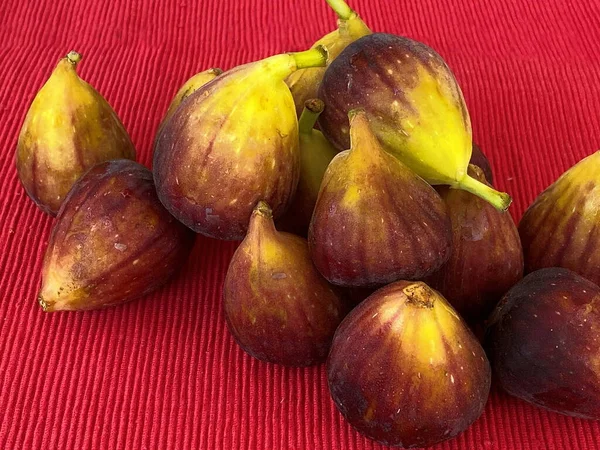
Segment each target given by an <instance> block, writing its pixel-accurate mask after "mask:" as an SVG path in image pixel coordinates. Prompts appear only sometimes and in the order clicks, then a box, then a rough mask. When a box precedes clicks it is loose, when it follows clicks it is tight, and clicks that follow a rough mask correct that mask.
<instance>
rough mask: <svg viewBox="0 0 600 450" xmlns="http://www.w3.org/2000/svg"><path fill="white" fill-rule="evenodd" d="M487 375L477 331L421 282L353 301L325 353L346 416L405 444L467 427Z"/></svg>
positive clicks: (429, 441) (362, 428)
mask: <svg viewBox="0 0 600 450" xmlns="http://www.w3.org/2000/svg"><path fill="white" fill-rule="evenodd" d="M490 378H491V373H490V365H489V362H488V360H487V358H486V356H485V353H484V351H483V349H482V348H481V346H480V345H479V342H478V341H477V339H476V338H475V336H474V335H473V334H472V333H471V331H470V330H469V328H468V327H467V326H466V325H465V323H464V322H463V321H462V320H461V318H460V317H459V315H458V314H457V313H456V312H455V311H454V309H452V307H451V306H450V305H449V304H448V303H447V302H446V300H445V299H444V298H443V297H442V296H441V295H440V294H439V293H438V292H436V291H434V290H433V289H431V288H429V287H428V286H427V285H426V284H425V283H422V282H408V281H398V282H396V283H393V284H390V285H388V286H386V287H384V288H382V289H380V290H378V291H376V292H375V293H374V294H373V295H371V296H370V297H369V298H367V299H366V300H365V301H363V302H362V303H361V304H360V305H358V306H357V307H356V308H354V310H352V311H351V312H350V313H349V314H348V315H347V316H346V318H345V319H344V320H343V321H342V323H341V324H340V326H339V328H338V330H337V331H336V333H335V336H334V339H333V343H332V346H331V352H330V354H329V358H328V360H327V379H328V382H329V389H330V391H331V396H332V398H333V401H334V402H335V404H336V406H337V407H338V409H339V410H340V412H341V413H342V415H343V416H344V417H345V418H346V420H348V422H349V423H350V424H351V425H352V426H353V427H354V428H356V429H357V430H358V431H359V432H360V433H362V434H364V435H365V436H367V437H368V438H370V439H373V440H376V441H378V442H381V443H382V444H385V445H393V446H401V447H407V448H408V447H425V446H429V445H433V444H435V443H437V442H441V441H444V440H447V439H450V438H452V437H454V436H456V435H457V434H459V433H461V432H463V431H464V430H466V429H467V428H468V427H469V426H470V425H471V424H472V423H473V422H474V421H475V420H476V419H477V418H478V417H479V416H480V415H481V413H482V412H483V409H484V407H485V404H486V402H487V398H488V394H489V390H490Z"/></svg>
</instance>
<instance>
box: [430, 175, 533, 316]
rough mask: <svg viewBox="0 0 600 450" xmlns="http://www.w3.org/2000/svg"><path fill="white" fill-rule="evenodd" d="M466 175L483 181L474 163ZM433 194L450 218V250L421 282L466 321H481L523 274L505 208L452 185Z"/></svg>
mask: <svg viewBox="0 0 600 450" xmlns="http://www.w3.org/2000/svg"><path fill="white" fill-rule="evenodd" d="M469 173H470V175H471V176H472V177H473V178H475V179H477V180H479V181H481V182H483V183H485V182H486V181H485V175H484V174H483V171H482V170H481V169H480V168H479V167H477V166H474V165H471V166H470V167H469ZM438 192H439V194H440V196H441V197H442V199H443V200H444V202H445V203H446V206H447V207H448V214H449V216H450V221H451V222H452V253H451V255H450V258H449V259H448V261H447V262H446V263H445V264H444V265H443V266H442V267H441V268H440V269H439V270H438V271H436V272H435V273H434V274H433V275H431V276H430V277H428V278H427V280H426V281H427V283H428V284H429V285H430V286H431V287H433V288H434V289H436V290H438V291H440V292H441V293H442V295H444V297H445V298H446V299H447V300H448V301H449V302H450V304H451V305H452V306H453V307H454V308H455V309H456V310H457V311H458V312H459V313H460V315H461V316H462V317H463V318H464V319H465V320H466V321H467V322H468V323H469V324H471V325H475V324H477V323H479V322H482V321H484V320H485V319H487V317H488V316H489V315H490V313H491V312H492V310H493V309H494V307H495V306H496V304H497V303H498V301H499V300H500V299H501V298H502V296H503V295H504V294H505V293H506V292H507V291H508V290H509V289H510V288H511V287H513V286H514V285H515V284H516V283H517V282H518V281H519V280H521V278H523V249H522V248H521V241H520V239H519V232H518V231H517V227H516V225H515V223H514V221H513V219H512V217H511V215H510V214H509V213H508V212H500V211H498V210H496V209H495V208H494V207H493V206H492V205H490V204H489V203H487V202H486V201H485V200H482V199H480V198H479V197H476V196H475V195H473V194H471V193H469V192H466V191H461V190H457V189H450V188H447V187H445V186H444V187H439V188H438Z"/></svg>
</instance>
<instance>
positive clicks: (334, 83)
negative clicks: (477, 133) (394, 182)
mask: <svg viewBox="0 0 600 450" xmlns="http://www.w3.org/2000/svg"><path fill="white" fill-rule="evenodd" d="M319 98H321V99H322V100H323V101H325V104H326V105H327V107H326V108H325V111H324V112H323V114H322V115H321V116H320V117H319V125H320V127H321V129H322V130H323V133H324V134H325V136H326V137H327V138H328V139H329V140H330V141H331V142H332V143H333V144H334V145H335V146H336V147H337V148H339V149H343V148H347V147H348V144H349V126H348V119H347V114H348V112H349V111H350V110H352V109H354V108H357V107H363V108H365V110H366V111H367V112H368V113H369V115H370V116H371V117H372V118H373V119H372V122H373V131H374V133H375V134H376V135H377V137H378V138H379V140H380V141H381V143H382V144H383V146H384V148H385V149H386V150H387V151H389V152H390V153H392V154H393V155H394V156H396V157H397V158H398V159H400V160H401V161H402V162H404V163H405V164H406V165H407V166H408V167H410V168H411V169H412V170H413V171H414V172H416V173H417V174H418V175H420V176H421V177H423V178H424V179H425V180H426V181H428V182H429V183H431V184H448V185H450V186H452V187H455V188H459V189H464V190H467V191H469V192H472V193H474V194H475V195H478V196H480V197H482V198H484V199H485V200H486V201H488V202H490V203H491V204H493V205H494V207H496V208H498V209H501V210H504V209H507V208H508V206H509V204H510V202H511V199H510V196H509V195H508V194H505V193H500V192H497V191H495V190H494V189H492V188H491V187H489V186H487V185H485V184H482V183H480V182H478V181H477V180H475V179H473V178H471V177H470V176H469V175H468V174H467V166H468V164H469V159H470V158H471V144H472V141H471V121H470V119H469V113H468V111H467V107H466V105H465V102H464V99H463V96H462V92H461V90H460V88H459V86H458V84H457V83H456V80H455V78H454V75H453V74H452V72H451V71H450V69H449V68H448V66H447V65H446V63H445V62H444V61H443V59H442V58H441V57H440V56H439V55H438V54H437V53H435V51H434V50H432V49H431V48H429V47H427V46H426V45H425V44H422V43H420V42H416V41H413V40H411V39H407V38H404V37H399V36H394V35H391V34H382V33H375V34H370V35H367V36H364V37H362V38H360V39H358V40H357V41H355V42H353V43H352V44H350V45H349V46H348V47H346V49H345V50H344V51H342V53H340V55H339V56H338V57H337V58H336V59H335V60H334V61H333V62H332V63H331V64H330V65H329V67H328V68H327V71H326V72H325V76H324V78H323V82H322V83H321V87H320V89H319Z"/></svg>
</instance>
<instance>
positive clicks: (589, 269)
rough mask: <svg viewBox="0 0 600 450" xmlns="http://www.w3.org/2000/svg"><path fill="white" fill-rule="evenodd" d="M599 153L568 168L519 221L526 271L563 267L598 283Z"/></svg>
mask: <svg viewBox="0 0 600 450" xmlns="http://www.w3.org/2000/svg"><path fill="white" fill-rule="evenodd" d="M599 174H600V152H596V153H594V154H592V155H590V156H588V157H587V158H584V159H583V160H581V161H580V162H579V163H577V164H576V165H574V166H573V167H571V168H570V169H569V170H567V171H566V172H565V173H564V174H563V175H561V177H560V178H559V179H558V180H557V181H556V182H554V184H552V185H551V186H550V187H548V188H547V189H546V190H545V191H544V192H542V193H541V194H540V195H539V197H538V198H537V199H536V200H535V201H534V202H533V203H532V204H531V206H530V207H529V208H528V209H527V211H526V212H525V214H524V215H523V218H522V219H521V222H520V223H519V233H520V235H521V241H522V244H523V251H524V253H525V271H526V272H532V271H534V270H537V269H541V268H543V267H565V268H567V269H570V270H572V271H574V272H576V273H578V274H579V275H581V276H583V277H585V278H587V279H589V280H590V281H592V282H594V283H596V284H600V176H599Z"/></svg>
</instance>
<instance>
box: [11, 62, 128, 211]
mask: <svg viewBox="0 0 600 450" xmlns="http://www.w3.org/2000/svg"><path fill="white" fill-rule="evenodd" d="M80 60H81V55H80V54H79V53H77V52H70V53H69V54H68V55H67V56H66V57H65V58H63V59H61V60H60V61H59V62H58V64H57V65H56V68H55V69H54V71H53V72H52V75H51V76H50V78H49V79H48V81H46V83H45V84H44V86H43V87H42V88H41V89H40V91H39V92H38V93H37V95H36V96H35V98H34V99H33V103H32V104H31V106H30V108H29V111H28V112H27V116H26V117H25V122H24V123H23V127H22V128H21V132H20V134H19V141H18V143H17V151H16V163H17V172H18V174H19V179H20V180H21V183H22V184H23V187H24V188H25V191H26V192H27V195H29V197H31V199H32V200H33V201H34V202H35V203H36V204H37V205H38V206H39V207H40V208H41V209H42V210H43V211H45V212H47V213H48V214H50V215H52V216H55V215H56V213H57V212H58V209H59V208H60V205H61V204H62V202H63V201H64V199H65V197H66V195H67V193H68V192H69V190H70V189H71V187H72V186H73V183H75V182H76V181H77V180H78V179H79V177H80V176H81V175H83V174H84V173H85V172H86V171H87V170H88V169H90V168H91V167H93V166H94V165H95V164H97V163H100V162H102V161H108V160H111V159H119V158H128V159H135V149H134V147H133V144H132V143H131V140H130V139H129V135H128V134H127V131H125V128H124V127H123V124H122V123H121V121H120V120H119V118H118V117H117V114H116V113H115V112H114V111H113V109H112V108H111V106H110V105H109V104H108V102H107V101H106V100H105V99H104V98H103V97H102V95H100V94H99V93H98V91H96V90H95V89H94V88H93V87H92V86H90V85H89V84H88V83H86V82H85V81H83V80H82V79H81V78H79V76H78V75H77V72H76V67H77V63H79V61H80Z"/></svg>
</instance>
